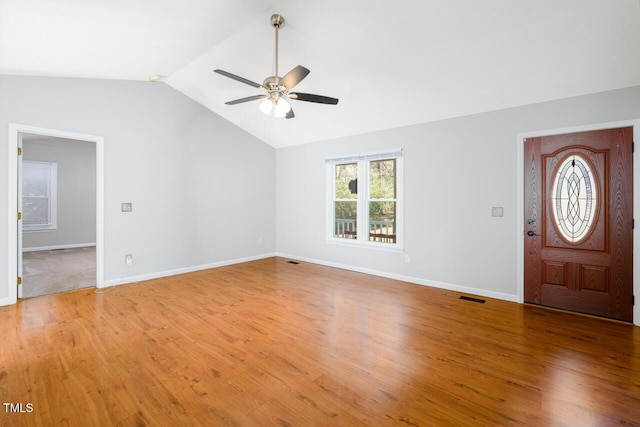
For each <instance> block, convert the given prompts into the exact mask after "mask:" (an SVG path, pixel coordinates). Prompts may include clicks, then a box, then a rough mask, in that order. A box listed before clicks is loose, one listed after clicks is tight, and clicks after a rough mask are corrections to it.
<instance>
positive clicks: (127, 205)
mask: <svg viewBox="0 0 640 427" xmlns="http://www.w3.org/2000/svg"><path fill="white" fill-rule="evenodd" d="M122 212H133V203H123V204H122Z"/></svg>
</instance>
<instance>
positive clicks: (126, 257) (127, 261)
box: [124, 254, 133, 265]
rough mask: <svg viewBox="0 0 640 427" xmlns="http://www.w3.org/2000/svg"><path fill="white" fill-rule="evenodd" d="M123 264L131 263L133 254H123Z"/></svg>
mask: <svg viewBox="0 0 640 427" xmlns="http://www.w3.org/2000/svg"><path fill="white" fill-rule="evenodd" d="M124 265H133V255H132V254H126V255H125V256H124Z"/></svg>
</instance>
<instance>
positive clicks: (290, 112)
mask: <svg viewBox="0 0 640 427" xmlns="http://www.w3.org/2000/svg"><path fill="white" fill-rule="evenodd" d="M295 116H296V115H295V114H293V108H292V109H291V110H289V112H288V113H287V115H286V116H284V118H285V119H293V118H294V117H295Z"/></svg>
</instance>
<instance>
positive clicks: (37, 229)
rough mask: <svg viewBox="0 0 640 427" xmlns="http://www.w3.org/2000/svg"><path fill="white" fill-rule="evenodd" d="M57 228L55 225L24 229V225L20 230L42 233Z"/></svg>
mask: <svg viewBox="0 0 640 427" xmlns="http://www.w3.org/2000/svg"><path fill="white" fill-rule="evenodd" d="M57 229H58V228H57V227H51V228H27V229H25V228H24V226H23V227H22V232H23V233H42V232H44V231H56V230H57Z"/></svg>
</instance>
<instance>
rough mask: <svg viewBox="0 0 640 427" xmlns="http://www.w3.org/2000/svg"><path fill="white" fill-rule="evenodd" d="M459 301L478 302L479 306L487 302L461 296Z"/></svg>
mask: <svg viewBox="0 0 640 427" xmlns="http://www.w3.org/2000/svg"><path fill="white" fill-rule="evenodd" d="M460 299H463V300H465V301H473V302H479V303H480V304H484V303H485V302H487V301H486V300H483V299H480V298H473V297H467V296H464V295H462V296H461V297H460Z"/></svg>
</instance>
